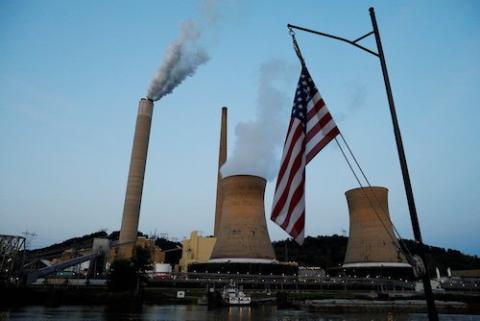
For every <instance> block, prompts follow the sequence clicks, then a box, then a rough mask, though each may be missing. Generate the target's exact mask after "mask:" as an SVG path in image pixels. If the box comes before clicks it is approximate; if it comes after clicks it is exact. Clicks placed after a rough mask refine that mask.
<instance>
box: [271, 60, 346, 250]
mask: <svg viewBox="0 0 480 321" xmlns="http://www.w3.org/2000/svg"><path fill="white" fill-rule="evenodd" d="M339 133H340V131H339V130H338V128H337V125H336V124H335V122H334V120H333V119H332V115H330V113H329V112H328V109H327V106H326V105H325V102H324V101H323V99H322V97H321V96H320V93H319V92H318V90H317V88H316V87H315V84H314V83H313V80H312V77H310V74H309V73H308V70H307V67H306V66H305V65H302V72H301V74H300V79H299V80H298V86H297V90H296V93H295V99H294V101H293V110H292V117H291V119H290V125H289V126H288V132H287V138H286V139H285V145H284V147H283V156H282V162H281V166H280V171H279V173H278V177H277V185H276V188H275V195H274V197H273V207H272V216H271V219H272V221H274V222H275V223H277V224H278V225H279V226H280V227H281V228H282V229H284V230H285V231H286V232H287V233H288V234H290V235H291V236H292V237H293V238H294V239H295V241H296V242H297V243H298V244H300V245H301V244H303V239H304V232H305V166H306V164H308V163H309V162H310V161H311V160H312V159H313V157H315V155H317V153H318V152H320V150H322V148H324V147H325V146H326V145H327V144H328V143H329V142H330V141H331V140H332V139H334V138H335V136H337V135H338V134H339Z"/></svg>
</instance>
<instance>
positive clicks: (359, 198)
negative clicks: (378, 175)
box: [343, 187, 411, 269]
mask: <svg viewBox="0 0 480 321" xmlns="http://www.w3.org/2000/svg"><path fill="white" fill-rule="evenodd" d="M345 195H346V197H347V202H348V208H349V211H350V236H349V239H348V245H347V252H346V254H345V260H344V264H343V268H382V269H385V268H397V269H398V268H410V267H411V266H410V264H408V263H407V260H406V258H405V255H404V254H403V252H402V251H401V250H400V249H399V243H398V240H397V238H396V237H395V234H394V231H393V226H392V222H391V221H390V214H389V212H388V199H387V197H388V189H386V188H384V187H365V188H355V189H352V190H349V191H347V192H346V193H345Z"/></svg>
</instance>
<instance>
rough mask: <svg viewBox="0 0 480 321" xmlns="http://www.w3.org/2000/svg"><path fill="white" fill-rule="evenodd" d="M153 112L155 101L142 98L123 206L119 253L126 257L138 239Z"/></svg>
mask: <svg viewBox="0 0 480 321" xmlns="http://www.w3.org/2000/svg"><path fill="white" fill-rule="evenodd" d="M152 114H153V101H152V100H150V99H146V98H142V99H141V100H140V102H139V104H138V115H137V123H136V125H135V135H134V138H133V147H132V156H131V159H130V169H129V171H128V182H127V192H126V195H125V204H124V207H123V217H122V227H121V229H120V239H119V245H120V247H119V251H118V255H119V257H120V258H124V259H129V258H131V257H132V253H133V248H134V245H135V242H136V240H137V231H138V218H139V215H140V205H141V202H142V190H143V178H144V176H145V164H146V161H147V151H148V141H149V138H150V126H151V124H152Z"/></svg>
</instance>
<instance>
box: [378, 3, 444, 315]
mask: <svg viewBox="0 0 480 321" xmlns="http://www.w3.org/2000/svg"><path fill="white" fill-rule="evenodd" d="M369 11H370V18H371V20H372V26H373V33H374V35H375V41H376V43H377V49H378V57H379V59H380V65H381V66H382V74H383V80H384V81H385V89H386V91H387V98H388V105H389V107H390V114H391V117H392V124H393V132H394V134H395V141H396V143H397V151H398V158H399V159H400V167H401V169H402V176H403V184H404V186H405V193H406V194H407V202H408V208H409V211H410V219H411V221H412V228H413V235H414V237H415V241H416V242H417V243H418V244H419V245H420V246H419V248H420V251H419V256H420V258H421V259H422V261H423V262H425V265H426V266H427V264H426V256H425V250H424V245H423V240H422V233H421V231H420V224H419V222H418V215H417V208H416V206H415V199H414V197H413V189H412V183H411V181H410V174H409V172H408V165H407V158H406V157H405V150H404V148H403V141H402V135H401V133H400V126H399V124H398V118H397V111H396V109H395V102H394V100H393V94H392V87H391V85H390V78H389V77H388V70H387V63H386V61H385V55H384V53H383V46H382V40H381V38H380V32H379V30H378V25H377V19H376V17H375V9H374V8H373V7H372V8H370V9H369ZM422 281H423V289H424V292H425V299H426V300H427V308H428V318H429V320H430V321H437V320H438V314H437V310H436V308H435V299H434V297H433V292H432V286H431V284H430V273H429V271H428V267H427V268H426V269H425V273H424V275H423V276H422Z"/></svg>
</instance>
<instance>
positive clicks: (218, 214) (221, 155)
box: [213, 107, 227, 236]
mask: <svg viewBox="0 0 480 321" xmlns="http://www.w3.org/2000/svg"><path fill="white" fill-rule="evenodd" d="M226 161H227V107H222V120H221V123H220V146H219V150H218V173H217V203H216V206H215V226H214V230H213V235H214V236H217V235H218V231H219V228H220V221H221V219H222V199H223V193H222V173H221V172H220V169H221V168H222V166H223V164H225V162H226Z"/></svg>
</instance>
